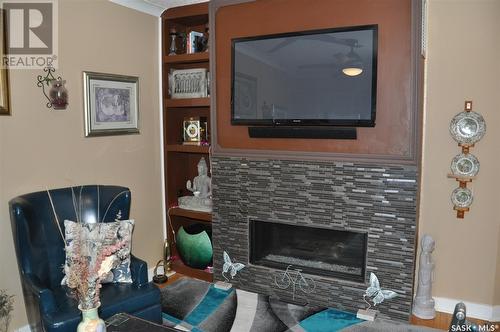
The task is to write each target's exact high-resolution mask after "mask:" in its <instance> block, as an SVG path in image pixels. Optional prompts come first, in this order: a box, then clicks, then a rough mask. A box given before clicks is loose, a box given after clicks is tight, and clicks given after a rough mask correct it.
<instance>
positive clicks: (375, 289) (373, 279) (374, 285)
mask: <svg viewBox="0 0 500 332" xmlns="http://www.w3.org/2000/svg"><path fill="white" fill-rule="evenodd" d="M396 296H398V293H396V292H393V291H391V290H386V289H381V288H380V282H379V281H378V278H377V276H376V275H375V273H373V272H371V273H370V286H368V288H367V289H366V291H365V294H363V300H364V301H365V302H366V303H367V304H368V309H370V308H371V306H372V305H371V304H370V303H369V302H368V301H366V298H369V299H371V300H372V302H373V305H374V306H376V305H378V304H380V303H382V302H384V300H390V299H393V298H395V297H396Z"/></svg>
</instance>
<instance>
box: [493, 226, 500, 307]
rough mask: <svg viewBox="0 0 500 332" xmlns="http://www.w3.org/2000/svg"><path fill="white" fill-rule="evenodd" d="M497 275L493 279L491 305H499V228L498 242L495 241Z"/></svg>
mask: <svg viewBox="0 0 500 332" xmlns="http://www.w3.org/2000/svg"><path fill="white" fill-rule="evenodd" d="M497 244H498V246H497V273H496V277H495V280H496V281H495V297H494V298H493V303H495V305H500V227H499V229H498V240H497Z"/></svg>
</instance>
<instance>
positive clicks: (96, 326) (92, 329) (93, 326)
mask: <svg viewBox="0 0 500 332" xmlns="http://www.w3.org/2000/svg"><path fill="white" fill-rule="evenodd" d="M99 306H100V303H99V304H98V305H97V306H96V307H95V308H91V309H81V307H80V306H78V309H80V311H81V312H82V321H81V322H80V324H78V327H77V330H76V331H77V332H106V324H105V323H104V321H103V320H102V319H100V318H99V315H98V313H97V309H98V308H99Z"/></svg>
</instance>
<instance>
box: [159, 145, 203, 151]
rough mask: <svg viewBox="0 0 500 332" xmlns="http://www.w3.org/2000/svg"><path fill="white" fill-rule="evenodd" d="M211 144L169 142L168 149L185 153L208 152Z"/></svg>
mask: <svg viewBox="0 0 500 332" xmlns="http://www.w3.org/2000/svg"><path fill="white" fill-rule="evenodd" d="M209 148H210V147H209V146H200V145H184V144H168V145H167V146H166V149H167V151H168V152H184V153H208V150H209Z"/></svg>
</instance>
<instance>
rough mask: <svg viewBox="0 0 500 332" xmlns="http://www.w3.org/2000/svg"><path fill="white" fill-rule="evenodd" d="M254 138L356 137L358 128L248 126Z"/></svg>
mask: <svg viewBox="0 0 500 332" xmlns="http://www.w3.org/2000/svg"><path fill="white" fill-rule="evenodd" d="M248 135H249V136H250V137H252V138H312V139H325V138H326V139H356V138H357V131H356V128H343V127H248Z"/></svg>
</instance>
